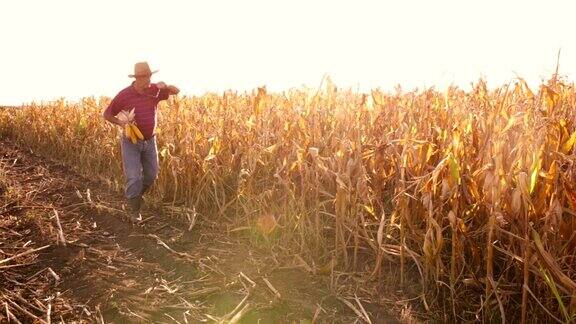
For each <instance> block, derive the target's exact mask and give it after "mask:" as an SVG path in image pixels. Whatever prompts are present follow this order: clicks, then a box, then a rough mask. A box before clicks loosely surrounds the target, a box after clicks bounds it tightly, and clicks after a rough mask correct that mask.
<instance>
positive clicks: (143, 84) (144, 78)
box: [135, 74, 152, 89]
mask: <svg viewBox="0 0 576 324" xmlns="http://www.w3.org/2000/svg"><path fill="white" fill-rule="evenodd" d="M151 76H152V75H151V74H148V75H139V76H137V77H136V80H135V82H136V86H137V87H138V88H140V89H147V88H148V87H149V86H150V77H151Z"/></svg>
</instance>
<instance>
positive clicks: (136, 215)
mask: <svg viewBox="0 0 576 324" xmlns="http://www.w3.org/2000/svg"><path fill="white" fill-rule="evenodd" d="M128 205H130V212H129V216H130V221H132V223H138V222H139V221H141V220H142V215H141V214H140V207H141V206H142V197H135V198H132V199H128Z"/></svg>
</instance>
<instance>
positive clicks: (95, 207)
mask: <svg viewBox="0 0 576 324" xmlns="http://www.w3.org/2000/svg"><path fill="white" fill-rule="evenodd" d="M125 208H126V206H124V201H123V199H122V196H121V194H119V193H117V192H113V191H112V190H111V189H110V188H109V187H108V186H106V185H104V184H103V183H101V182H99V181H94V180H92V179H88V178H86V177H84V176H82V175H80V174H77V173H76V172H74V171H73V170H71V169H70V168H68V167H66V166H64V165H60V164H58V163H56V162H53V161H50V160H47V159H44V158H42V157H40V156H37V155H35V154H34V153H33V152H30V151H29V150H24V149H21V148H19V147H17V146H16V145H15V144H14V143H11V142H9V141H7V140H2V141H0V322H2V323H4V322H13V323H18V322H21V323H49V322H51V321H55V322H77V323H94V322H98V323H142V322H144V323H148V322H153V323H198V322H223V323H227V322H237V323H354V322H358V323H362V322H367V321H365V320H362V319H361V317H360V316H359V315H358V314H357V313H356V311H360V312H362V310H361V307H360V305H364V306H365V307H366V310H368V311H369V317H370V321H371V322H372V323H395V322H398V321H397V320H396V319H395V317H393V316H391V315H390V313H391V310H390V308H386V307H381V306H379V305H378V304H377V303H367V302H366V301H361V300H355V299H347V300H348V301H349V302H350V304H351V305H353V306H354V308H355V310H354V309H352V308H351V307H350V306H349V305H346V304H345V303H344V302H343V301H342V298H343V297H342V296H337V295H336V294H335V293H334V292H332V291H330V289H329V288H328V287H329V280H330V278H329V277H327V276H322V275H314V274H312V273H310V272H309V271H307V269H306V267H305V266H304V265H303V264H302V262H299V260H301V258H300V259H299V258H298V256H294V255H279V254H277V253H273V252H272V251H271V250H270V249H267V248H266V247H259V246H255V245H254V244H251V240H250V238H249V237H247V235H246V233H245V231H241V230H239V231H231V229H232V228H233V226H234V225H233V224H230V223H229V222H228V221H227V220H225V219H222V218H211V217H212V216H211V215H204V214H199V213H197V212H195V211H194V210H190V209H186V208H183V207H178V206H171V205H165V204H161V203H152V202H151V201H147V204H146V207H145V211H144V219H145V221H144V222H143V223H142V224H139V225H132V224H130V223H129V222H128V220H127V219H126V216H125V211H124V209H125ZM60 227H61V229H62V230H61V231H60V230H59V228H60ZM61 235H62V236H63V237H64V241H62V239H61ZM19 254H21V255H20V256H18V255H19ZM345 300H346V299H345ZM359 304H360V305H359Z"/></svg>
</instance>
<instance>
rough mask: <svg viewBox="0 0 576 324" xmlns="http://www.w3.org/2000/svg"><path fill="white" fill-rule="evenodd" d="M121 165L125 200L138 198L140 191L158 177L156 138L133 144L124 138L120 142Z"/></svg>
mask: <svg viewBox="0 0 576 324" xmlns="http://www.w3.org/2000/svg"><path fill="white" fill-rule="evenodd" d="M120 147H121V148H122V164H123V165H124V176H125V177H126V191H125V195H126V198H127V199H132V198H136V197H140V196H141V195H142V190H143V189H144V188H146V187H149V186H151V185H152V183H153V182H154V180H156V177H157V176H158V151H157V149H156V136H153V137H152V138H151V139H148V140H143V141H138V142H136V144H133V143H132V142H131V141H130V140H129V139H128V138H127V137H126V136H122V139H121V140H120Z"/></svg>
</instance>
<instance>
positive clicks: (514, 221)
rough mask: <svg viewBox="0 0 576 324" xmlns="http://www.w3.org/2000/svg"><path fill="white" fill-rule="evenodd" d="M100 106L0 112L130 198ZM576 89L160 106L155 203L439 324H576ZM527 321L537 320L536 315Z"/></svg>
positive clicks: (326, 90) (12, 134)
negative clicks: (402, 302)
mask: <svg viewBox="0 0 576 324" xmlns="http://www.w3.org/2000/svg"><path fill="white" fill-rule="evenodd" d="M109 100H110V99H108V98H99V99H96V98H85V99H83V100H81V101H80V102H77V103H70V102H67V101H65V100H64V99H61V100H58V101H55V102H52V103H45V104H41V105H39V104H29V105H25V106H22V107H20V108H10V109H0V135H1V136H2V137H9V138H12V139H14V140H16V141H18V143H20V144H21V145H23V146H25V147H29V148H30V149H32V150H34V151H36V152H39V153H41V154H43V155H45V156H48V157H51V158H53V159H55V160H59V161H61V162H63V163H66V164H68V165H71V166H73V167H74V168H76V169H77V170H78V171H80V172H81V173H83V174H85V175H86V176H90V177H98V178H100V179H102V180H104V181H106V182H108V183H109V184H110V185H111V186H112V187H113V188H116V189H117V190H121V188H122V169H121V168H122V165H121V158H120V149H119V143H118V136H120V134H121V131H122V130H121V129H120V128H117V127H113V126H112V125H110V124H109V123H106V122H105V121H104V119H103V118H102V117H101V113H102V111H103V110H104V109H105V108H106V106H107V105H108V103H109ZM575 108H576V90H575V86H574V84H573V83H568V82H567V81H565V80H563V79H561V78H557V77H553V78H551V79H550V80H549V81H547V82H545V83H543V84H541V85H540V88H539V89H538V90H536V89H534V90H532V89H530V88H529V86H528V85H527V84H526V82H524V80H522V79H518V80H516V81H513V82H511V83H510V84H508V85H504V86H501V87H499V88H496V89H488V87H487V86H486V83H485V82H484V81H482V80H480V81H479V82H477V83H476V84H475V85H474V87H473V89H472V90H471V91H468V92H466V91H463V90H461V89H459V88H456V87H451V88H448V89H447V90H446V91H445V92H439V91H436V90H434V89H426V90H420V91H412V92H406V91H402V90H401V89H400V88H398V89H397V90H396V92H393V93H388V92H383V91H381V90H373V91H372V92H371V93H370V94H363V93H355V92H353V91H343V90H341V89H338V88H337V87H336V86H335V85H334V84H333V83H332V82H331V81H330V80H329V79H327V80H326V81H325V82H324V83H323V85H322V86H321V87H320V89H308V88H302V89H291V90H289V91H285V92H282V93H268V92H267V91H266V89H265V88H259V89H257V90H255V91H253V92H252V93H237V92H234V91H226V92H224V93H222V94H215V93H208V94H205V95H203V96H200V97H178V98H171V99H170V100H168V101H167V102H163V103H161V104H160V106H159V116H158V119H159V123H158V125H159V129H158V150H159V156H160V169H161V171H160V175H159V179H158V181H157V182H156V184H155V187H154V189H153V191H154V192H153V194H154V195H155V196H156V197H158V198H159V199H162V200H163V201H167V202H170V203H172V204H175V205H186V206H190V207H194V208H196V209H198V210H202V211H203V212H204V213H205V214H207V215H212V216H211V217H225V218H229V219H232V220H234V221H236V222H237V224H238V226H239V228H241V226H246V225H247V226H257V225H262V224H263V223H266V224H268V225H267V226H268V229H267V231H269V232H272V231H273V232H274V234H275V235H274V236H273V237H271V239H272V240H274V242H273V244H275V247H276V248H278V249H284V250H286V251H289V252H290V253H294V254H298V255H302V256H304V258H305V259H306V260H307V261H308V262H309V263H310V264H317V265H318V269H322V270H323V272H325V273H328V274H330V275H331V276H332V278H333V280H332V283H333V287H332V288H333V289H335V290H338V289H339V288H338V287H339V285H341V284H343V282H346V283H350V282H351V280H348V279H342V278H354V280H355V281H354V280H352V281H353V282H356V288H355V289H357V290H358V293H364V294H368V295H371V296H372V297H373V298H375V299H376V298H379V296H378V292H379V291H380V290H379V289H378V288H379V287H380V285H381V283H383V282H391V281H392V282H395V283H396V284H397V285H398V287H399V288H403V287H410V289H409V291H411V292H412V293H413V295H414V297H415V298H414V300H415V301H414V303H416V304H417V305H418V307H420V308H421V309H423V310H425V311H426V312H427V314H428V316H430V318H437V319H440V320H444V321H455V320H456V321H475V320H482V321H488V322H493V321H510V322H518V321H522V322H525V321H531V320H535V319H541V320H547V321H551V320H556V321H558V322H570V321H574V320H575V319H576V317H575V316H576V272H575V270H574V269H576V259H575V251H576V238H574V236H575V235H576V234H575V233H576V220H575V215H576V165H575V162H576V155H574V153H573V149H574V148H573V147H574V143H575V142H576V114H575ZM528 314H530V316H531V317H530V319H529V318H527V316H528Z"/></svg>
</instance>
